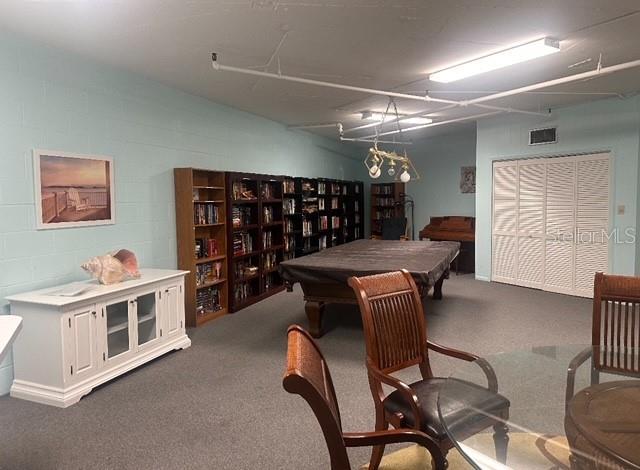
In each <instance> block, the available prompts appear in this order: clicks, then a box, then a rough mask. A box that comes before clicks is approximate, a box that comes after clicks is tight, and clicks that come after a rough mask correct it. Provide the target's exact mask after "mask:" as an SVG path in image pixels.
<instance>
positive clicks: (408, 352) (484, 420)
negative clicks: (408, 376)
mask: <svg viewBox="0 0 640 470" xmlns="http://www.w3.org/2000/svg"><path fill="white" fill-rule="evenodd" d="M349 285H350V286H351V287H352V288H353V290H354V292H355V295H356V298H357V299H358V304H359V306H360V313H361V314H362V323H363V326H364V333H365V339H366V349H367V371H368V375H369V384H370V387H371V392H372V394H373V401H374V404H375V409H376V430H378V431H382V430H384V429H387V428H388V427H389V424H391V425H392V426H393V427H395V428H413V429H417V430H420V431H423V432H425V433H426V434H428V435H429V436H430V437H431V438H433V439H434V440H435V441H436V442H437V443H438V450H439V453H440V455H441V458H442V459H445V458H446V454H447V452H448V451H449V449H451V448H452V447H453V446H454V443H453V442H452V441H451V439H450V438H449V437H448V435H447V432H446V429H445V427H444V424H443V423H442V420H441V418H440V416H441V415H440V414H439V411H438V407H437V402H438V393H439V391H440V389H441V387H442V386H443V385H444V383H445V382H446V380H447V379H446V378H441V377H435V376H434V375H433V372H432V370H431V365H430V362H429V351H434V352H438V353H441V354H445V355H447V356H450V357H454V358H458V359H462V360H464V361H477V362H478V365H480V367H481V368H482V370H483V371H484V373H485V375H486V377H487V380H488V388H483V387H480V386H477V385H474V384H471V383H467V382H462V381H460V385H461V389H464V390H465V392H464V394H463V395H462V396H460V397H459V400H458V403H459V406H455V407H453V406H452V407H448V408H447V409H444V410H440V411H441V412H442V413H443V415H442V417H443V418H444V419H446V420H447V421H449V420H453V419H454V418H455V422H456V433H457V434H458V435H460V436H463V435H466V436H472V435H473V434H476V433H477V432H480V431H482V430H484V429H486V428H488V427H489V426H493V428H494V441H495V445H496V456H497V457H498V459H499V460H500V461H501V462H505V461H506V452H507V442H508V435H507V431H508V429H507V426H506V424H505V423H506V421H507V420H508V417H509V401H508V400H507V399H506V398H504V397H503V396H501V395H499V394H498V382H497V379H496V376H495V373H494V371H493V369H492V368H491V366H490V365H489V364H488V363H487V362H486V361H483V360H481V359H479V358H478V357H477V356H474V355H473V354H469V353H466V352H463V351H458V350H455V349H450V348H446V347H444V346H440V345H438V344H436V343H433V342H431V341H428V340H427V332H426V321H425V317H424V311H423V308H422V302H421V300H420V296H419V294H418V289H417V287H416V283H415V281H414V280H413V278H412V277H411V274H409V272H408V271H406V270H402V271H397V272H390V273H384V274H377V275H373V276H366V277H352V278H350V279H349ZM412 366H418V367H419V369H420V373H421V375H422V380H419V381H417V382H414V383H411V384H406V383H404V382H402V381H400V380H398V379H397V378H395V377H393V376H392V375H391V374H392V373H394V372H397V371H399V370H401V369H405V368H408V367H412ZM383 384H384V385H389V386H391V387H392V388H394V389H395V390H394V391H393V392H391V393H390V394H389V395H385V393H384V390H383V388H382V385H383ZM454 388H455V387H454ZM472 410H478V411H477V412H476V411H472ZM383 452H384V446H383V445H379V446H377V447H374V449H373V452H372V455H371V463H370V467H369V468H370V469H372V470H376V469H377V468H378V465H379V464H380V459H381V458H382V454H383Z"/></svg>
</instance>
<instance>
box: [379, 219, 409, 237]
mask: <svg viewBox="0 0 640 470" xmlns="http://www.w3.org/2000/svg"><path fill="white" fill-rule="evenodd" d="M382 239H383V240H406V239H407V218H406V217H394V218H391V219H383V220H382Z"/></svg>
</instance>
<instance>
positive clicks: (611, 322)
mask: <svg viewBox="0 0 640 470" xmlns="http://www.w3.org/2000/svg"><path fill="white" fill-rule="evenodd" d="M639 352H640V277H631V276H617V275H609V274H603V273H596V275H595V278H594V289H593V314H592V328H591V346H590V347H588V348H586V349H585V350H584V351H582V352H581V353H579V354H578V355H577V356H576V357H575V358H574V359H573V360H572V361H571V363H570V364H569V368H568V371H567V390H566V401H565V403H566V416H565V431H566V434H567V439H568V441H569V444H570V445H571V448H572V455H571V466H572V468H574V469H600V468H607V469H623V468H624V469H627V468H636V469H637V468H640V465H637V464H632V463H631V462H629V461H626V460H625V459H624V458H622V457H621V456H620V455H617V454H616V452H615V451H614V450H613V449H615V448H616V447H620V446H622V447H621V448H624V447H625V446H626V445H628V442H627V441H628V438H629V436H631V434H628V433H629V432H630V431H629V430H627V431H626V432H622V433H616V432H614V431H613V430H612V429H609V430H608V431H609V432H607V433H600V434H601V435H606V436H607V437H606V439H594V438H590V437H589V435H590V434H591V433H599V431H600V429H599V426H600V425H601V424H602V423H601V421H602V419H596V420H594V419H592V418H591V416H589V414H590V413H594V414H597V415H598V416H617V415H619V414H620V409H621V408H620V407H621V406H625V405H629V404H625V403H615V402H605V403H604V405H603V404H602V403H598V405H595V404H590V402H591V400H592V399H593V397H594V396H595V395H597V394H599V395H602V393H603V391H606V389H607V388H612V389H621V388H622V387H624V386H625V382H611V383H607V384H600V385H599V383H600V374H601V373H608V374H614V375H620V376H624V377H633V378H636V379H637V378H640V353H639ZM589 359H590V360H591V374H590V375H591V386H590V387H587V388H586V389H584V390H581V391H580V392H579V393H577V394H576V393H575V376H576V372H577V370H578V369H579V367H580V366H581V365H582V364H584V363H585V362H587V361H588V360H589ZM632 383H633V382H628V381H627V382H626V384H632ZM585 403H586V405H585ZM597 406H605V407H608V408H607V409H604V410H603V409H597ZM633 415H634V413H632V412H629V414H628V416H629V418H631V417H632V416H633ZM606 424H607V425H608V426H610V427H611V426H612V425H611V423H606ZM613 427H614V428H615V426H613ZM621 427H622V428H623V427H624V425H621ZM634 432H635V433H637V432H638V427H637V426H634ZM616 441H617V442H616ZM625 443H627V444H625Z"/></svg>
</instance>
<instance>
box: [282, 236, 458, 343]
mask: <svg viewBox="0 0 640 470" xmlns="http://www.w3.org/2000/svg"><path fill="white" fill-rule="evenodd" d="M459 250H460V243H458V242H448V241H444V242H433V241H395V240H394V241H389V240H356V241H353V242H351V243H345V244H344V245H339V246H336V247H334V248H328V249H326V250H322V251H320V252H318V253H314V254H312V255H308V256H304V257H301V258H295V259H292V260H288V261H284V262H282V263H280V265H279V271H280V274H281V276H282V278H283V279H284V281H285V285H286V286H287V290H289V291H291V290H292V289H293V285H294V284H295V283H296V282H299V283H300V286H301V287H302V291H303V293H304V300H305V313H306V314H307V318H308V319H309V332H310V333H311V334H312V335H313V336H314V337H316V338H318V337H320V336H322V334H323V332H322V315H323V311H324V306H325V304H327V303H357V301H356V298H355V295H354V293H353V291H352V290H351V288H350V287H349V285H348V284H347V280H348V279H349V278H350V277H351V276H367V275H371V274H378V273H383V272H389V271H398V270H400V269H407V270H408V271H409V272H410V273H411V274H412V276H413V278H414V279H415V281H416V284H417V285H418V288H419V289H420V292H421V295H423V296H424V295H427V293H428V292H429V291H430V290H431V289H433V298H434V299H441V298H442V283H443V282H444V280H445V279H447V278H448V277H449V265H450V264H451V262H452V261H453V260H454V259H455V258H456V256H457V255H458V252H459Z"/></svg>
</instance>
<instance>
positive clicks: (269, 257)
mask: <svg viewBox="0 0 640 470" xmlns="http://www.w3.org/2000/svg"><path fill="white" fill-rule="evenodd" d="M277 265H278V256H277V255H276V252H275V251H270V252H268V253H264V254H263V255H262V267H263V269H265V270H271V269H273V268H275V267H276V266H277Z"/></svg>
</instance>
